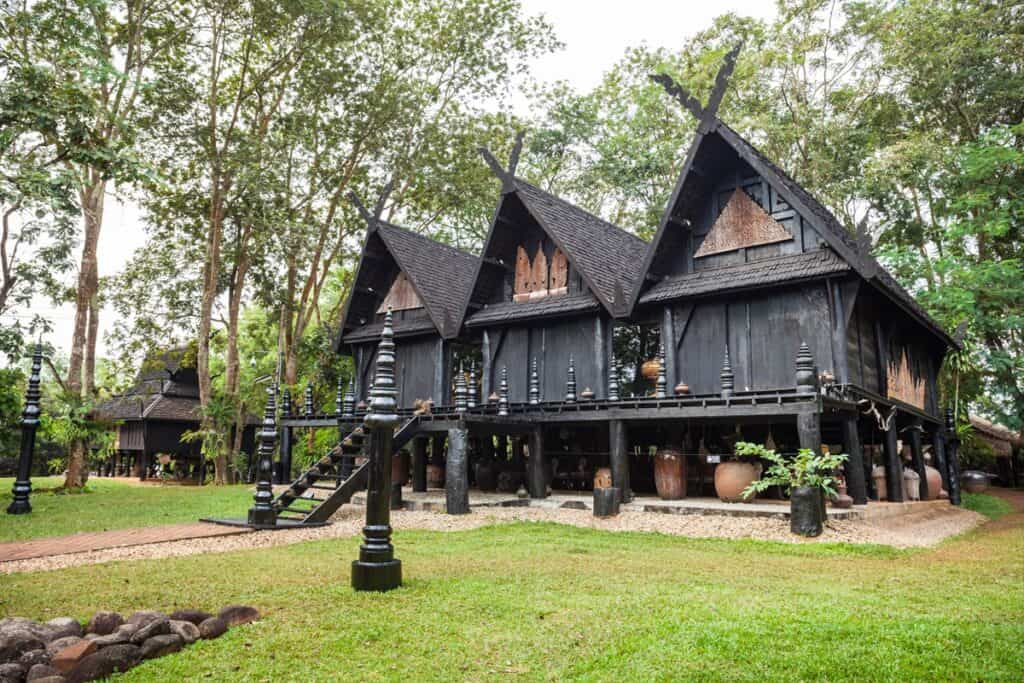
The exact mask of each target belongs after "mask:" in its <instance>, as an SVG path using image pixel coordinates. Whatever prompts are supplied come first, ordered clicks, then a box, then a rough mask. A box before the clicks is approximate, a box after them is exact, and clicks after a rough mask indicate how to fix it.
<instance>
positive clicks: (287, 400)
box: [274, 389, 295, 484]
mask: <svg viewBox="0 0 1024 683" xmlns="http://www.w3.org/2000/svg"><path fill="white" fill-rule="evenodd" d="M291 414H292V394H291V392H290V391H288V390H287V389H285V390H284V392H283V393H282V394H281V416H282V417H290V416H291ZM294 434H295V432H294V431H293V430H292V428H291V427H281V448H280V453H279V455H278V457H279V458H280V467H279V468H278V469H277V471H276V472H274V483H276V484H288V483H290V482H291V472H292V446H293V444H292V438H293V436H294Z"/></svg>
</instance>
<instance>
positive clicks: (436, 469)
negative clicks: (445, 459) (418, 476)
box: [427, 465, 444, 489]
mask: <svg viewBox="0 0 1024 683" xmlns="http://www.w3.org/2000/svg"><path fill="white" fill-rule="evenodd" d="M427 486H428V487H429V488H432V489H443V488H444V465H427Z"/></svg>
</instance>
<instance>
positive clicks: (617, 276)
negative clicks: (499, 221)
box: [515, 178, 647, 313]
mask: <svg viewBox="0 0 1024 683" xmlns="http://www.w3.org/2000/svg"><path fill="white" fill-rule="evenodd" d="M515 190H516V191H517V192H518V194H519V198H520V199H521V200H522V201H523V204H525V205H526V208H527V209H528V210H529V211H530V213H531V214H533V217H534V218H536V219H537V222H538V223H540V224H541V227H542V228H544V230H545V231H546V232H548V233H549V234H550V235H551V238H552V239H553V240H554V241H555V243H556V244H557V245H558V246H559V247H561V249H562V251H564V252H565V255H566V258H568V259H569V261H571V262H572V263H573V265H574V266H575V267H576V270H578V271H579V273H580V275H581V276H582V277H583V279H584V280H585V281H586V283H587V284H588V285H589V286H590V288H591V289H592V290H593V292H594V294H595V295H596V296H597V298H598V299H599V300H600V301H601V303H602V304H604V306H605V308H607V309H608V311H609V312H612V313H614V312H615V311H614V307H615V300H616V289H619V290H620V291H621V292H629V291H630V290H631V289H632V287H633V281H634V279H635V278H636V277H637V276H638V271H639V266H640V263H641V262H642V261H643V258H644V255H645V254H646V253H647V242H644V241H643V240H642V239H640V238H639V237H637V236H636V235H634V234H632V233H629V232H626V231H625V230H623V229H622V228H620V227H619V226H617V225H613V224H612V223H609V222H608V221H606V220H604V219H602V218H598V217H597V216H595V215H593V214H592V213H589V212H587V211H584V210H583V209H581V208H580V207H578V206H576V205H575V204H571V203H570V202H567V201H566V200H564V199H562V198H560V197H556V196H555V195H553V194H551V193H549V192H545V191H544V190H542V189H540V188H539V187H537V186H536V185H532V184H530V183H528V182H526V181H525V180H522V179H520V178H516V180H515Z"/></svg>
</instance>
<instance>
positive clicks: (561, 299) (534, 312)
mask: <svg viewBox="0 0 1024 683" xmlns="http://www.w3.org/2000/svg"><path fill="white" fill-rule="evenodd" d="M598 310H601V303H600V302H599V301H598V300H597V299H596V298H595V297H594V295H593V294H591V293H589V292H585V293H583V294H572V295H564V296H549V297H547V298H544V299H538V300H537V301H524V302H522V303H515V302H512V301H503V302H502V303H500V304H490V305H488V306H484V307H483V308H481V309H480V310H479V311H477V312H476V313H473V314H471V315H470V316H469V317H468V318H466V327H476V326H480V325H489V324H491V323H497V322H508V321H510V320H526V319H536V318H547V317H550V316H556V315H565V314H568V313H581V312H588V311H598Z"/></svg>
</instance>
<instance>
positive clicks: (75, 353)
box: [64, 174, 107, 488]
mask: <svg viewBox="0 0 1024 683" xmlns="http://www.w3.org/2000/svg"><path fill="white" fill-rule="evenodd" d="M92 181H93V182H92V183H91V184H90V185H89V186H88V187H86V188H84V189H83V190H82V191H81V193H80V195H79V199H80V202H81V205H82V220H83V224H84V232H85V239H84V241H83V243H82V260H81V263H80V265H79V269H78V290H77V292H76V293H75V327H74V332H73V333H72V336H71V354H70V359H69V362H68V376H67V382H65V386H66V387H67V391H68V393H69V394H71V397H72V398H86V399H88V398H89V396H90V395H91V392H92V389H93V384H94V381H95V377H94V373H95V345H96V339H95V337H96V332H97V330H98V326H99V317H98V316H97V315H96V295H97V291H96V290H97V289H98V287H99V277H98V272H99V270H98V265H97V258H96V247H97V245H98V243H99V238H100V228H101V227H102V225H103V200H104V198H105V197H106V188H107V184H106V181H105V180H102V179H101V178H99V177H98V175H96V174H93V175H92ZM90 342H91V344H90ZM90 347H91V349H92V352H91V353H89V352H88V349H89V348H90ZM87 356H88V358H87ZM83 388H84V389H85V391H84V392H83ZM88 451H89V444H88V443H86V442H85V441H84V440H81V439H78V440H75V441H74V442H72V443H71V444H70V446H69V448H68V470H67V475H66V476H65V478H64V486H65V487H67V488H81V487H82V486H84V485H85V480H86V479H87V477H88V463H87V462H86V455H87V453H88Z"/></svg>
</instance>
